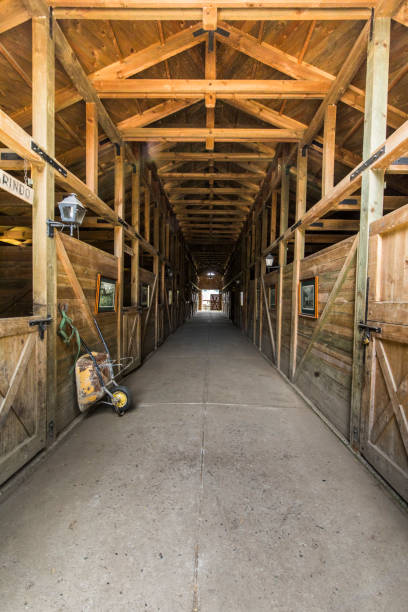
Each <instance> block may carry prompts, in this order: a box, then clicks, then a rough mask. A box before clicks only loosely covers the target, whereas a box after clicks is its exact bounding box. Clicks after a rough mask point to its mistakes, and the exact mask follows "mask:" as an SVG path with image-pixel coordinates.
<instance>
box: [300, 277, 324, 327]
mask: <svg viewBox="0 0 408 612" xmlns="http://www.w3.org/2000/svg"><path fill="white" fill-rule="evenodd" d="M318 281H319V279H318V277H317V276H315V277H314V278H306V279H304V280H301V281H300V283H299V314H300V315H302V316H304V317H312V318H313V319H317V318H318V316H319V311H318V301H319V300H318V297H319V291H318V288H319V282H318Z"/></svg>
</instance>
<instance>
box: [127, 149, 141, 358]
mask: <svg viewBox="0 0 408 612" xmlns="http://www.w3.org/2000/svg"><path fill="white" fill-rule="evenodd" d="M135 151H136V153H135V155H136V159H137V163H136V164H135V165H134V166H133V170H132V178H131V181H132V183H131V184H132V195H131V197H132V227H133V229H134V230H135V231H136V232H137V233H139V232H140V177H141V150H140V147H138V148H137V149H136V147H135ZM132 251H133V255H132V259H131V264H130V300H131V304H132V306H139V301H140V283H139V258H140V243H139V240H137V239H136V240H132ZM136 317H137V322H136V325H134V327H133V333H134V334H135V337H132V338H130V339H129V341H130V342H132V345H134V344H135V343H136V347H137V348H136V354H137V362H138V363H140V362H141V359H142V351H141V333H142V317H141V315H140V313H138V314H137V315H136ZM136 365H137V364H136Z"/></svg>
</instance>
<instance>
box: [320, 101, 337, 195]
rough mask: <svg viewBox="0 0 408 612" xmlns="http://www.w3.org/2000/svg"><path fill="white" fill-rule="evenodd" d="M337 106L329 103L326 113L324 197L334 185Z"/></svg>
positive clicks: (323, 168) (323, 171)
mask: <svg viewBox="0 0 408 612" xmlns="http://www.w3.org/2000/svg"><path fill="white" fill-rule="evenodd" d="M336 114H337V106H336V105H335V104H329V106H328V107H327V108H326V112H325V115H324V132H323V161H322V163H323V165H322V198H324V196H325V195H326V193H327V192H328V191H330V190H331V189H333V186H334V157H335V149H336Z"/></svg>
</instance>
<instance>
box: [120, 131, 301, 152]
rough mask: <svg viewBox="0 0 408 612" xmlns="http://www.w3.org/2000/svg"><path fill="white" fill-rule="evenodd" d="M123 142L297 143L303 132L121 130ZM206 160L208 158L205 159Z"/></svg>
mask: <svg viewBox="0 0 408 612" xmlns="http://www.w3.org/2000/svg"><path fill="white" fill-rule="evenodd" d="M121 135H122V138H123V140H126V141H131V142H149V141H157V140H160V141H165V142H205V141H206V139H207V138H208V137H213V138H215V140H216V141H218V142H248V141H249V142H250V141H252V140H256V141H263V142H297V141H299V140H300V139H301V138H302V136H303V130H283V129H282V130H274V129H269V130H268V129H266V130H265V129H245V128H214V129H208V128H187V127H183V128H129V129H127V130H122V131H121ZM207 159H208V158H207Z"/></svg>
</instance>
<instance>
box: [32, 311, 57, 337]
mask: <svg viewBox="0 0 408 612" xmlns="http://www.w3.org/2000/svg"><path fill="white" fill-rule="evenodd" d="M51 321H52V317H51V316H50V315H48V317H47V318H46V319H35V320H34V321H30V322H29V325H30V327H33V326H34V325H38V333H39V334H40V340H44V332H45V330H46V329H47V325H49V324H50V323H51Z"/></svg>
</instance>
